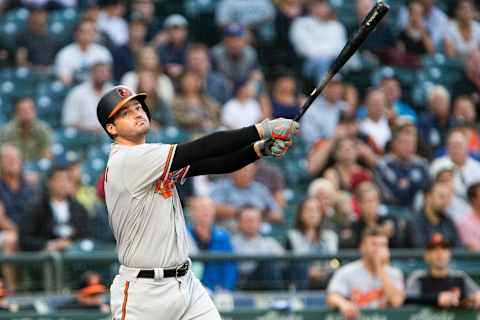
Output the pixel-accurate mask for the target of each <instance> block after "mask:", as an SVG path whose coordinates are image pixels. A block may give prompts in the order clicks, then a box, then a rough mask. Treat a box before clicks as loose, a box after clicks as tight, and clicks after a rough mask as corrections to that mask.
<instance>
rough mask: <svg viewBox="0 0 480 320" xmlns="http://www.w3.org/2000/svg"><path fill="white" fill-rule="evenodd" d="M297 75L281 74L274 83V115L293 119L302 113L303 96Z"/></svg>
mask: <svg viewBox="0 0 480 320" xmlns="http://www.w3.org/2000/svg"><path fill="white" fill-rule="evenodd" d="M299 91H300V90H298V88H297V82H296V79H295V76H294V75H293V74H290V73H284V74H281V75H279V76H278V77H277V78H276V79H275V80H274V81H273V84H272V94H271V101H272V117H273V118H287V119H293V118H295V117H296V116H297V115H298V114H299V113H300V106H301V105H302V98H301V97H300V95H299Z"/></svg>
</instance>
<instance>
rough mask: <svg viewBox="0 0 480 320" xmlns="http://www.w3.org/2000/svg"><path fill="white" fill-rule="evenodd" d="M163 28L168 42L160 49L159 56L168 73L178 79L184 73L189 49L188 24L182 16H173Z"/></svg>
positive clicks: (168, 18)
mask: <svg viewBox="0 0 480 320" xmlns="http://www.w3.org/2000/svg"><path fill="white" fill-rule="evenodd" d="M163 26H164V28H165V31H166V35H167V37H166V38H167V40H166V42H165V43H163V44H161V45H160V46H159V47H158V55H159V57H160V61H161V62H162V64H163V65H164V66H165V71H166V73H167V74H168V75H169V76H170V77H172V78H177V77H178V76H179V75H180V74H181V73H182V72H183V67H184V64H185V56H186V54H187V49H188V47H189V41H188V22H187V19H185V17H183V16H182V15H180V14H172V15H170V16H168V17H167V18H166V19H165V23H164V25H163Z"/></svg>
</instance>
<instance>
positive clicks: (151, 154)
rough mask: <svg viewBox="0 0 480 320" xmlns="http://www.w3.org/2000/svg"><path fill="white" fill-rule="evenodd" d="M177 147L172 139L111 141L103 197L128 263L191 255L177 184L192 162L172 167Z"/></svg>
mask: <svg viewBox="0 0 480 320" xmlns="http://www.w3.org/2000/svg"><path fill="white" fill-rule="evenodd" d="M175 149H176V145H168V144H141V145H135V146H126V145H119V144H115V143H114V144H112V149H111V151H110V156H109V159H108V163H107V169H106V172H105V198H106V203H107V209H108V218H109V223H110V225H111V227H112V230H113V234H114V236H115V239H116V240H117V251H118V259H119V261H120V263H121V264H122V265H124V266H127V267H132V268H145V269H152V268H168V267H174V266H178V265H180V264H182V263H184V262H185V261H186V260H187V259H188V248H187V246H188V241H187V230H186V226H185V220H184V216H183V211H182V206H181V204H180V199H179V197H178V193H177V190H176V188H175V183H176V182H182V180H183V178H184V177H185V175H186V174H187V171H188V167H186V168H183V169H180V170H177V171H175V172H170V166H171V164H172V159H173V156H174V154H175Z"/></svg>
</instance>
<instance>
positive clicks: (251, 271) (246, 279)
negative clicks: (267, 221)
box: [232, 207, 285, 290]
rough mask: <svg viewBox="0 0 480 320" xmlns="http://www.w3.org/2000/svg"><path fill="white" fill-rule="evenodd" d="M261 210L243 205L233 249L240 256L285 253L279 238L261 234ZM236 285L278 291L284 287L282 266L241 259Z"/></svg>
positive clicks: (245, 288) (233, 239) (239, 214)
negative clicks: (238, 278) (242, 260)
mask: <svg viewBox="0 0 480 320" xmlns="http://www.w3.org/2000/svg"><path fill="white" fill-rule="evenodd" d="M261 222H262V213H261V212H260V210H259V209H257V208H253V207H244V208H240V210H239V212H238V229H239V233H238V234H236V235H234V236H233V238H232V243H233V250H234V252H235V253H236V254H238V255H269V256H271V255H282V254H283V253H284V252H285V250H284V249H283V247H282V246H281V245H280V244H279V243H278V241H277V240H275V239H273V238H269V237H264V236H262V235H260V233H259V231H260V225H261ZM239 271H240V280H239V283H238V286H237V288H238V289H243V290H252V289H255V290H259V289H260V290H275V289H276V290H278V289H281V288H283V276H282V269H281V265H280V264H279V263H275V262H254V261H252V262H250V261H249V262H242V263H240V265H239Z"/></svg>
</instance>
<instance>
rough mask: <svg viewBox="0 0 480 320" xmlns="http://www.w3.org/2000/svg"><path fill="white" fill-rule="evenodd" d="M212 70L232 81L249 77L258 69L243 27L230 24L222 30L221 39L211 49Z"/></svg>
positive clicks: (256, 60)
mask: <svg viewBox="0 0 480 320" xmlns="http://www.w3.org/2000/svg"><path fill="white" fill-rule="evenodd" d="M211 55H212V62H213V67H214V70H216V71H218V72H220V73H222V74H223V75H224V76H225V77H227V79H229V80H230V81H232V82H233V83H237V82H239V81H242V80H243V79H248V78H250V76H251V74H252V72H253V71H256V70H258V69H259V66H258V58H257V53H256V52H255V49H254V48H252V47H251V46H250V45H249V44H248V42H247V36H246V34H245V27H244V26H242V25H239V24H231V25H228V26H226V27H225V29H224V30H223V41H222V42H221V43H219V44H217V45H216V46H215V47H213V48H212V51H211Z"/></svg>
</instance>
